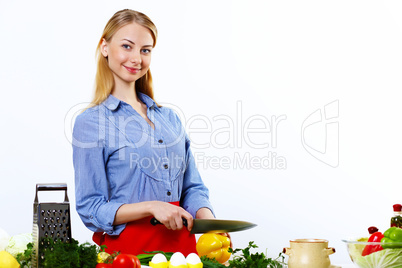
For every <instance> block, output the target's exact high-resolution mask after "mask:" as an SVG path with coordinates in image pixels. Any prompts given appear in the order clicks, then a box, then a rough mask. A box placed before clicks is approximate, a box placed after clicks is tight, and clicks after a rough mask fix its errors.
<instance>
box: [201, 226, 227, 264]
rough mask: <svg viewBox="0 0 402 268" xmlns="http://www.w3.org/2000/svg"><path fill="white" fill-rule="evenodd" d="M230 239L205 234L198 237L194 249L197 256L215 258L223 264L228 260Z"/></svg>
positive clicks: (218, 235)
mask: <svg viewBox="0 0 402 268" xmlns="http://www.w3.org/2000/svg"><path fill="white" fill-rule="evenodd" d="M229 246H230V239H229V237H227V236H223V235H220V234H215V233H207V234H203V235H202V236H200V238H199V239H198V241H197V245H196V249H197V253H198V256H200V257H202V256H207V257H208V258H211V259H212V258H215V259H216V260H217V261H218V262H219V263H224V262H226V261H227V260H229V258H230V253H229V251H228V250H229Z"/></svg>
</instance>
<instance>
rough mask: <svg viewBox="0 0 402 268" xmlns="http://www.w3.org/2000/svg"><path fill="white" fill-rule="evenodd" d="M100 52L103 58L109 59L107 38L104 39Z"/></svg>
mask: <svg viewBox="0 0 402 268" xmlns="http://www.w3.org/2000/svg"><path fill="white" fill-rule="evenodd" d="M100 50H101V53H102V55H103V57H105V58H107V56H108V45H107V42H106V40H105V38H103V39H102V43H101V45H100Z"/></svg>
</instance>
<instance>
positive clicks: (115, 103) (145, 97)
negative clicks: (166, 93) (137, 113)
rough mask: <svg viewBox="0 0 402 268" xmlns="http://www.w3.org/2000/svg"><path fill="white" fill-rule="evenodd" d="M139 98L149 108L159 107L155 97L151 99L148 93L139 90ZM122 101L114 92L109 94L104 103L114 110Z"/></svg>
mask: <svg viewBox="0 0 402 268" xmlns="http://www.w3.org/2000/svg"><path fill="white" fill-rule="evenodd" d="M137 95H138V98H139V99H140V100H141V101H142V102H143V103H145V104H146V105H147V107H148V108H150V107H154V108H155V107H157V106H156V103H155V101H154V100H153V99H151V98H150V97H149V96H148V95H146V94H144V93H141V92H137ZM120 103H121V100H119V99H118V98H116V97H115V96H113V95H112V94H109V97H107V99H106V100H105V102H104V105H105V106H106V108H108V109H109V110H111V111H114V110H116V109H117V107H119V105H120Z"/></svg>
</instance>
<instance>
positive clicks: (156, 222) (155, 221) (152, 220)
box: [151, 217, 188, 227]
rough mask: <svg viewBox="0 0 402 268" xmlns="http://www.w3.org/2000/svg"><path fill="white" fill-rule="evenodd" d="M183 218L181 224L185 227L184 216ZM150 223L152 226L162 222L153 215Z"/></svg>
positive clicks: (185, 220)
mask: <svg viewBox="0 0 402 268" xmlns="http://www.w3.org/2000/svg"><path fill="white" fill-rule="evenodd" d="M182 219H183V225H184V226H185V227H187V225H188V224H187V219H185V218H182ZM151 224H152V225H153V226H155V225H157V224H162V223H161V222H160V221H158V220H157V219H156V218H155V217H154V218H152V219H151Z"/></svg>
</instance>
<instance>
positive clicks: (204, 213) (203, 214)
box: [196, 208, 233, 248]
mask: <svg viewBox="0 0 402 268" xmlns="http://www.w3.org/2000/svg"><path fill="white" fill-rule="evenodd" d="M196 218H197V219H215V217H214V214H212V212H211V210H209V209H208V208H200V209H199V210H198V211H197V214H196ZM220 235H223V236H227V237H229V239H230V247H231V248H233V243H232V238H231V237H230V234H229V233H220Z"/></svg>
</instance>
